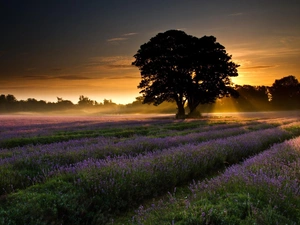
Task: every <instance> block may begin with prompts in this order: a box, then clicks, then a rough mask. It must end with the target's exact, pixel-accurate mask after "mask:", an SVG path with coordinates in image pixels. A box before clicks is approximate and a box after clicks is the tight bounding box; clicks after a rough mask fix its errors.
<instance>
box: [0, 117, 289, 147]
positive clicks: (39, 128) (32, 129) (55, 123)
mask: <svg viewBox="0 0 300 225" xmlns="http://www.w3.org/2000/svg"><path fill="white" fill-rule="evenodd" d="M8 118H10V117H8ZM8 118H6V117H4V118H3V117H0V123H1V127H0V141H4V140H9V139H14V138H27V137H35V136H39V137H40V136H49V135H55V134H60V133H61V132H67V133H68V132H74V131H75V132H83V131H96V130H99V129H109V128H114V127H121V128H123V129H125V128H132V127H138V126H146V127H148V126H153V127H154V128H155V129H158V130H160V129H161V128H162V127H163V128H166V126H165V125H170V124H172V123H173V124H175V125H176V123H174V121H173V120H170V119H168V118H166V119H151V118H149V119H141V120H124V119H123V120H120V121H118V122H116V121H114V120H103V119H102V120H99V119H97V118H90V119H89V118H81V117H79V118H78V117H70V118H68V117H67V120H66V117H49V118H47V117H46V118H44V117H43V118H40V119H38V118H35V117H34V118H32V120H28V118H23V117H20V118H19V117H17V118H14V117H12V118H11V119H8ZM283 120H285V121H289V120H294V118H290V119H287V118H284V119H283ZM267 121H268V120H266V119H260V120H255V121H253V120H252V121H250V122H257V123H266V122H267ZM272 121H273V122H274V123H276V122H279V121H281V119H280V118H279V119H272ZM181 122H182V121H181ZM220 122H223V123H226V125H227V126H228V125H230V124H231V125H232V126H236V125H237V124H238V125H240V124H241V123H247V121H246V122H245V121H244V122H241V121H238V122H237V121H236V120H234V119H233V120H230V119H228V120H226V121H214V122H211V123H206V122H201V121H200V122H199V121H193V122H192V123H196V124H198V125H199V126H198V127H196V129H195V132H197V128H198V129H199V128H200V129H203V128H204V129H205V128H208V127H211V126H208V125H213V124H218V123H220ZM177 123H178V122H177ZM188 123H189V122H188ZM160 125H162V126H160ZM165 131H166V130H164V132H165ZM167 132H168V130H167ZM170 134H172V129H171V132H170ZM165 135H169V132H168V133H167V134H165Z"/></svg>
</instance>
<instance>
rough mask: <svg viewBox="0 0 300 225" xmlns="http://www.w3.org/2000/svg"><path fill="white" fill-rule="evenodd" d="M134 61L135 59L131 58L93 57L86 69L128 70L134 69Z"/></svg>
mask: <svg viewBox="0 0 300 225" xmlns="http://www.w3.org/2000/svg"><path fill="white" fill-rule="evenodd" d="M133 60H134V59H133V57H129V56H108V57H92V58H91V59H90V62H89V63H87V64H86V65H85V67H87V68H99V69H100V68H107V69H128V68H132V67H133V66H132V65H131V63H132V61H133Z"/></svg>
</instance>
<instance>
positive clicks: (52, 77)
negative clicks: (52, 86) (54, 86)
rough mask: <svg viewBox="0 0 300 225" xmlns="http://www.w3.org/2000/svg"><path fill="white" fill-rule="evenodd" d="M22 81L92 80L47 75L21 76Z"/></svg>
mask: <svg viewBox="0 0 300 225" xmlns="http://www.w3.org/2000/svg"><path fill="white" fill-rule="evenodd" d="M22 77H23V78H24V79H30V80H39V81H42V80H54V79H60V80H90V79H93V78H91V77H86V76H78V75H62V76H49V75H25V76H22Z"/></svg>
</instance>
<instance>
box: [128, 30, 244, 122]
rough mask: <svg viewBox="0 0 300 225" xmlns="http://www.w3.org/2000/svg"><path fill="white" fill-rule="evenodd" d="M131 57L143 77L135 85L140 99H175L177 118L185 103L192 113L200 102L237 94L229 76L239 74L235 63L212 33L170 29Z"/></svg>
mask: <svg viewBox="0 0 300 225" xmlns="http://www.w3.org/2000/svg"><path fill="white" fill-rule="evenodd" d="M134 57H135V61H134V62H133V63H132V64H133V65H135V66H137V67H138V68H139V69H140V72H141V77H142V80H141V82H140V84H139V86H138V88H140V89H142V90H141V91H140V93H141V94H143V97H144V100H143V103H153V104H154V105H159V104H161V103H162V102H164V101H169V102H172V101H175V102H176V104H177V109H178V112H177V116H178V118H184V117H185V108H184V107H185V105H186V103H187V105H188V108H189V110H190V111H189V113H190V115H191V114H193V112H194V110H195V109H196V107H197V106H198V105H199V104H204V103H212V102H214V101H215V100H216V98H221V97H224V96H229V95H233V94H234V95H235V96H236V95H237V92H236V91H234V89H233V88H232V87H231V81H230V78H229V77H230V76H237V75H238V74H237V67H238V65H236V64H235V63H233V62H231V56H229V55H227V53H226V51H225V48H224V46H222V45H220V44H219V43H217V42H216V38H215V37H212V36H211V37H206V36H205V37H203V38H200V39H199V38H196V37H193V36H191V35H187V34H186V33H185V32H183V31H178V30H169V31H166V32H165V33H159V34H157V35H156V36H155V37H153V38H151V39H150V41H149V42H147V43H145V44H143V45H142V46H141V47H140V49H139V50H138V52H137V54H135V55H134Z"/></svg>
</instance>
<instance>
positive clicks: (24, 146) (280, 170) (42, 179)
mask: <svg viewBox="0 0 300 225" xmlns="http://www.w3.org/2000/svg"><path fill="white" fill-rule="evenodd" d="M0 124H1V126H0V134H1V135H0V224H300V210H299V209H300V117H299V115H297V114H290V115H289V116H287V115H283V114H272V115H271V114H257V115H254V114H253V115H243V116H238V115H233V116H232V115H207V116H206V117H204V118H202V119H197V120H193V119H188V120H174V119H173V118H172V116H170V115H165V116H157V115H148V116H141V115H131V116H101V117H100V116H99V117H97V116H86V117H83V116H81V117H76V116H33V115H31V116H22V115H14V116H8V115H7V116H4V115H3V116H1V117H0Z"/></svg>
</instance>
